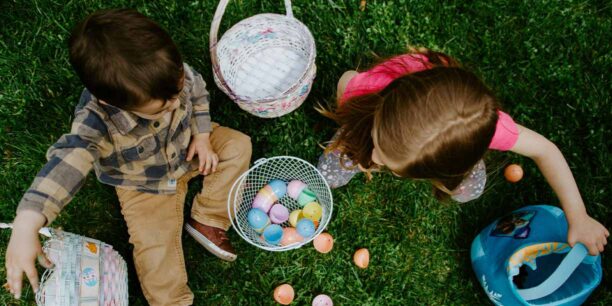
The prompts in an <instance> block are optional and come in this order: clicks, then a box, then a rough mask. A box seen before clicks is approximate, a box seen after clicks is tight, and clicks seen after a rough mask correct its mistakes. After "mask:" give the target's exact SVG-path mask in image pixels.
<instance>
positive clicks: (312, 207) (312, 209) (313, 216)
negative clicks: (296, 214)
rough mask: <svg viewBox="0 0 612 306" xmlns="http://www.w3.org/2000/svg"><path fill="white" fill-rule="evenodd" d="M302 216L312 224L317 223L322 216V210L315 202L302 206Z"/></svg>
mask: <svg viewBox="0 0 612 306" xmlns="http://www.w3.org/2000/svg"><path fill="white" fill-rule="evenodd" d="M302 214H304V218H308V219H310V220H312V221H313V222H315V221H319V220H321V216H322V215H323V208H322V207H321V205H319V203H317V202H310V203H308V204H306V206H304V209H303V210H302Z"/></svg>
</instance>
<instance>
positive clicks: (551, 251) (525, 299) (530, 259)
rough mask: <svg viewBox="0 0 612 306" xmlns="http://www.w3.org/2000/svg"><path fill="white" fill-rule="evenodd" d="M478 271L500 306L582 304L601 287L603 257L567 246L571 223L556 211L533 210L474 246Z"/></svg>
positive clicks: (500, 223) (484, 234)
mask: <svg viewBox="0 0 612 306" xmlns="http://www.w3.org/2000/svg"><path fill="white" fill-rule="evenodd" d="M471 257H472V267H473V268H474V272H475V273H476V277H477V278H478V281H479V282H480V284H481V285H482V287H483V288H484V290H485V292H486V294H487V296H488V297H489V299H490V300H491V301H492V302H493V303H494V304H496V305H580V304H582V303H583V302H584V301H585V300H586V299H587V297H588V296H589V295H590V294H591V293H592V292H593V290H595V288H596V287H597V286H598V285H599V283H600V282H601V276H602V271H601V258H600V256H590V255H588V251H587V249H586V248H585V247H584V245H582V244H577V245H575V246H574V247H573V248H571V247H570V246H569V245H568V244H567V220H566V219H565V214H564V213H563V211H562V210H561V209H559V208H557V207H554V206H548V205H535V206H527V207H524V208H521V209H519V210H516V211H514V212H512V213H511V214H509V215H507V216H505V217H502V218H500V219H498V220H496V221H495V222H493V223H492V224H490V225H489V226H487V227H486V228H485V229H483V230H482V231H481V232H480V234H479V235H478V236H477V237H476V238H475V239H474V242H472V250H471Z"/></svg>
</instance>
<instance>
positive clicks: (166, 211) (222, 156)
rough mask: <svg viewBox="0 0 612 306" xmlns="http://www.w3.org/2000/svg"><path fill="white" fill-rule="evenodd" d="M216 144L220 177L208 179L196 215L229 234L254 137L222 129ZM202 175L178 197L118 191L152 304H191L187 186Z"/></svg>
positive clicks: (182, 185)
mask: <svg viewBox="0 0 612 306" xmlns="http://www.w3.org/2000/svg"><path fill="white" fill-rule="evenodd" d="M210 142H211V144H212V147H213V150H214V151H215V152H216V153H217V155H218V156H219V164H218V166H217V171H216V172H215V173H212V174H209V175H208V176H206V177H205V178H204V187H203V189H202V191H201V192H200V193H199V194H198V195H197V196H196V197H195V199H194V201H193V207H192V210H191V216H192V218H194V219H195V220H196V221H198V222H200V223H202V224H205V225H209V226H213V227H219V228H223V229H225V230H227V229H228V228H229V227H230V225H231V222H230V220H229V218H228V215H227V195H228V193H229V189H230V188H231V186H232V184H233V183H234V181H235V180H236V179H237V178H238V176H239V175H240V174H242V173H243V172H244V171H246V170H247V169H248V166H249V162H250V159H251V141H250V138H249V137H248V136H246V135H244V134H242V133H240V132H238V131H235V130H232V129H230V128H226V127H219V126H216V127H215V128H214V129H213V131H212V133H211V135H210ZM197 175H198V172H197V170H196V171H194V172H192V173H188V174H186V175H184V176H183V177H181V178H180V179H179V180H178V181H177V186H176V194H171V195H167V194H166V195H157V194H150V193H143V192H139V191H133V190H125V189H121V188H116V191H117V196H118V197H119V202H120V203H121V213H122V214H123V216H124V218H125V221H126V223H127V227H128V232H129V234H130V243H131V244H133V245H134V254H133V255H134V265H135V266H136V272H137V274H138V279H139V280H140V285H141V288H142V291H143V293H144V295H145V297H146V298H147V301H148V302H149V304H151V305H191V304H193V293H192V292H191V290H190V289H189V287H188V286H187V271H186V270H185V260H184V258H183V246H182V243H181V234H182V231H183V207H184V201H185V196H186V194H187V183H188V182H189V180H190V179H192V178H194V177H196V176H197Z"/></svg>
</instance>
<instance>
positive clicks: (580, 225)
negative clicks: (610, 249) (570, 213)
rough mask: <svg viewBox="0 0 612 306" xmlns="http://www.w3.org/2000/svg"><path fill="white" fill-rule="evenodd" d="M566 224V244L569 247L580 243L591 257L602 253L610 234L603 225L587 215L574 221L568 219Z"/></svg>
mask: <svg viewBox="0 0 612 306" xmlns="http://www.w3.org/2000/svg"><path fill="white" fill-rule="evenodd" d="M568 223H569V231H568V233H567V242H568V243H569V245H570V246H572V247H573V246H574V245H575V244H576V243H577V242H580V243H582V244H584V245H585V246H586V247H587V249H589V253H590V254H591V255H597V254H599V253H601V252H603V250H604V247H605V245H606V244H608V237H609V236H610V232H609V231H608V230H607V229H606V228H605V227H604V226H603V225H601V224H600V223H599V222H597V221H596V220H595V219H593V218H591V217H590V216H589V215H587V214H584V215H582V216H580V217H576V218H575V219H570V217H568Z"/></svg>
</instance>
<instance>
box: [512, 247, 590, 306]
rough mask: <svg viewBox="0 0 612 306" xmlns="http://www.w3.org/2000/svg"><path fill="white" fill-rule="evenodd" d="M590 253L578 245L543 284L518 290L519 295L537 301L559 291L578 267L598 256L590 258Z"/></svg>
mask: <svg viewBox="0 0 612 306" xmlns="http://www.w3.org/2000/svg"><path fill="white" fill-rule="evenodd" d="M588 255H589V254H588V251H587V249H586V247H585V246H584V245H583V244H582V243H576V245H574V247H573V248H572V250H571V251H569V253H567V255H565V258H563V260H562V261H561V263H560V264H559V266H558V267H557V269H556V270H555V271H554V272H553V273H552V274H551V275H550V276H549V277H548V278H547V279H546V280H545V281H544V282H542V283H541V284H539V285H537V286H535V287H532V288H527V289H521V290H518V294H519V295H520V296H521V297H522V298H523V299H524V300H525V301H532V300H537V299H539V298H543V297H545V296H547V295H550V294H552V293H553V292H555V291H557V289H559V288H560V287H561V286H562V285H563V284H564V283H565V282H566V281H567V279H568V278H569V277H570V276H571V275H572V273H573V272H574V270H576V268H578V266H579V265H580V264H581V263H583V262H585V263H591V261H593V259H596V258H597V256H588Z"/></svg>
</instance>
